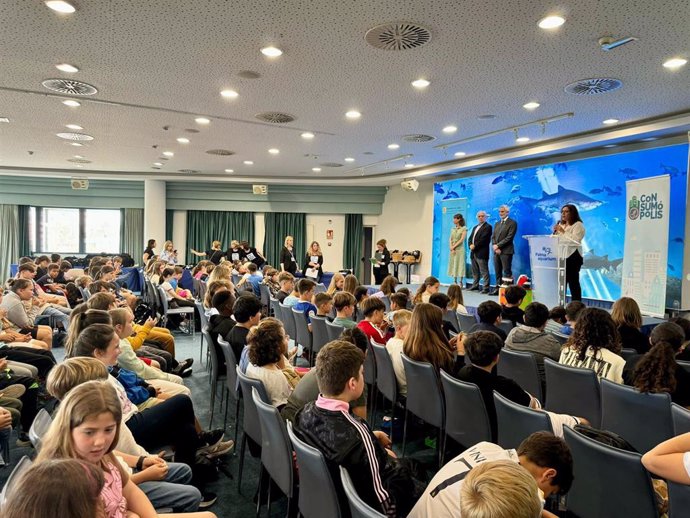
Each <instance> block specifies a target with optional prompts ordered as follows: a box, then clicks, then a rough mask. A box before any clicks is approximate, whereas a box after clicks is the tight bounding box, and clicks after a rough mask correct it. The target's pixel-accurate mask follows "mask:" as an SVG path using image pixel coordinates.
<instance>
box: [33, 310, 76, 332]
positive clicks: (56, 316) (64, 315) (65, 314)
mask: <svg viewBox="0 0 690 518" xmlns="http://www.w3.org/2000/svg"><path fill="white" fill-rule="evenodd" d="M69 312H71V311H70V310H69V309H68V308H62V309H58V308H56V307H53V306H48V307H47V308H45V309H44V310H43V311H42V312H41V314H40V315H39V316H49V317H51V318H52V319H53V320H54V321H55V322H59V323H61V324H62V328H63V329H64V330H65V331H67V328H68V327H69Z"/></svg>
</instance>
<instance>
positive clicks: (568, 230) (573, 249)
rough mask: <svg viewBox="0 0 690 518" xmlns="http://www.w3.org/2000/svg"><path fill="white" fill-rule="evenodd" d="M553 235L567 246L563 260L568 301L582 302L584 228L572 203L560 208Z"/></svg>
mask: <svg viewBox="0 0 690 518" xmlns="http://www.w3.org/2000/svg"><path fill="white" fill-rule="evenodd" d="M553 233H554V235H558V236H561V240H560V241H561V244H566V245H567V251H566V254H567V259H566V260H565V282H566V284H567V285H568V286H570V299H571V300H582V288H581V287H580V268H582V263H583V262H584V259H583V258H582V240H583V239H584V237H585V226H584V225H583V224H582V219H580V213H579V212H578V210H577V207H576V206H575V205H573V204H572V203H568V204H566V205H563V207H562V208H561V220H560V221H559V222H558V223H556V224H555V225H554V227H553Z"/></svg>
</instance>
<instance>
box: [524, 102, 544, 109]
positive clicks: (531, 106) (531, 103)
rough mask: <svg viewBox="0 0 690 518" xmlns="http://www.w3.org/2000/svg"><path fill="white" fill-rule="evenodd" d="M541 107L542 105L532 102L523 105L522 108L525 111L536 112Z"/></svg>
mask: <svg viewBox="0 0 690 518" xmlns="http://www.w3.org/2000/svg"><path fill="white" fill-rule="evenodd" d="M539 106H540V104H539V103H538V102H536V101H532V102H529V103H527V104H523V105H522V107H523V108H524V109H525V110H536V109H537V108H539Z"/></svg>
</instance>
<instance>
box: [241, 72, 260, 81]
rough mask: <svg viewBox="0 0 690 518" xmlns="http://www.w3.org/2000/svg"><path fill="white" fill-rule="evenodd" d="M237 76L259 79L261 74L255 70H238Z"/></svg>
mask: <svg viewBox="0 0 690 518" xmlns="http://www.w3.org/2000/svg"><path fill="white" fill-rule="evenodd" d="M237 77H241V78H242V79H259V78H260V77H261V74H259V73H258V72H254V71H253V70H240V71H239V72H237Z"/></svg>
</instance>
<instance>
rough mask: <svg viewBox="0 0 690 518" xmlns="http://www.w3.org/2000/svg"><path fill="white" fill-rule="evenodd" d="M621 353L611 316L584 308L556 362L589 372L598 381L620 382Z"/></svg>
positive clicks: (621, 380) (600, 310)
mask: <svg viewBox="0 0 690 518" xmlns="http://www.w3.org/2000/svg"><path fill="white" fill-rule="evenodd" d="M620 351H621V343H620V335H619V333H618V329H617V327H616V323H615V322H614V321H613V319H612V318H611V315H609V314H608V313H607V312H606V311H604V310H603V309H598V308H587V309H584V310H583V311H582V313H580V315H579V317H578V319H577V326H576V327H575V330H574V331H573V334H572V335H571V336H570V338H569V339H568V341H567V342H566V344H565V346H564V347H563V350H562V351H561V357H560V359H559V360H558V363H561V364H563V365H570V366H572V367H580V368H585V369H592V370H593V371H594V372H596V374H597V377H598V378H606V379H608V380H611V381H613V382H615V383H623V368H624V367H625V360H624V359H623V358H622V357H621V356H619V355H618V354H619V353H620Z"/></svg>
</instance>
